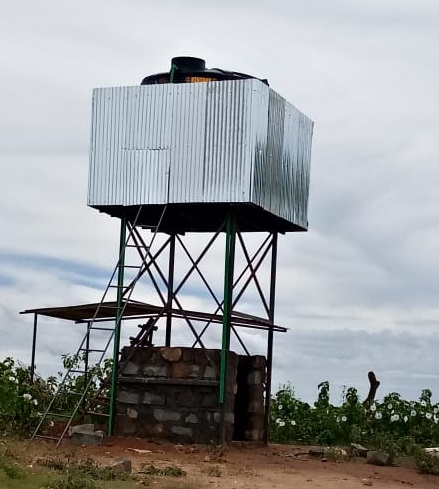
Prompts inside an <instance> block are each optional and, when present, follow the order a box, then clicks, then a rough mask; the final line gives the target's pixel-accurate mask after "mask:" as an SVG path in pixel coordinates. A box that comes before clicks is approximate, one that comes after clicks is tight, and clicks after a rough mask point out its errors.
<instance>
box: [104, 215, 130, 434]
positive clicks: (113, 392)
mask: <svg viewBox="0 0 439 489" xmlns="http://www.w3.org/2000/svg"><path fill="white" fill-rule="evenodd" d="M126 233H127V221H126V217H123V218H122V219H121V222H120V241H119V264H118V270H117V310H116V323H115V325H114V337H113V369H112V373H111V389H110V419H109V424H108V434H109V436H113V435H114V427H115V421H116V404H117V378H118V375H119V350H120V328H121V324H122V316H123V283H124V267H125V249H126Z"/></svg>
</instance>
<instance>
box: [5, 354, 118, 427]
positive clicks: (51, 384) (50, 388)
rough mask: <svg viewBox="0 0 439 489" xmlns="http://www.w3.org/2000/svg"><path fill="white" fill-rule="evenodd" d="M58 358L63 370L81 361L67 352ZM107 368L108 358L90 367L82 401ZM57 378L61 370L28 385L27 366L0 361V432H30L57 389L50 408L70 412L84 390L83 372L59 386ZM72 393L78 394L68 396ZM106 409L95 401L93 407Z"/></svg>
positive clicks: (93, 390)
mask: <svg viewBox="0 0 439 489" xmlns="http://www.w3.org/2000/svg"><path fill="white" fill-rule="evenodd" d="M62 360H63V365H64V368H66V369H69V368H70V369H76V368H77V366H79V365H80V364H81V362H82V361H83V359H81V358H74V357H72V356H70V355H63V357H62ZM110 371H111V361H106V362H105V363H104V365H103V366H101V367H98V366H95V367H93V368H92V369H90V371H89V378H91V379H93V380H92V381H91V382H90V385H89V386H88V390H87V394H86V401H88V400H90V399H93V397H94V396H95V394H96V393H97V392H98V390H99V389H100V386H101V383H102V381H103V380H104V379H105V378H107V377H108V375H109V372H110ZM61 379H62V373H61V372H59V373H58V377H55V376H52V377H49V378H48V379H47V380H44V379H42V378H41V377H38V378H36V380H35V382H34V383H33V384H31V382H30V368H28V367H24V366H23V365H21V364H20V363H18V362H16V361H15V360H13V359H12V358H10V357H8V358H6V359H5V360H4V361H3V362H0V405H1V410H0V433H2V432H3V433H13V434H18V435H23V436H26V435H29V434H30V433H32V431H33V430H34V429H35V427H36V425H37V424H38V422H39V420H40V418H41V415H42V413H44V412H45V410H46V408H47V406H48V405H49V402H50V401H51V399H52V398H53V396H54V394H55V392H56V391H57V390H59V394H58V396H57V397H56V403H55V404H54V405H53V406H52V409H51V411H53V412H55V413H59V414H63V413H68V414H70V413H71V412H72V411H73V407H74V405H75V404H76V402H77V401H78V399H79V398H80V395H81V394H82V393H83V392H84V388H85V386H86V380H85V377H84V375H76V374H73V373H72V374H69V375H68V376H67V378H66V380H65V382H64V383H63V384H62V386H61V387H60V385H61ZM72 392H73V393H76V394H78V395H77V396H75V395H72V394H71V393H72ZM101 395H102V396H105V395H106V393H105V392H102V393H101ZM96 408H97V409H96ZM106 409H107V406H105V405H103V406H101V405H99V404H98V405H97V406H96V407H95V409H94V410H95V411H96V412H105V410H106ZM52 422H53V421H52V420H51V419H47V423H48V425H50V424H51V423H52Z"/></svg>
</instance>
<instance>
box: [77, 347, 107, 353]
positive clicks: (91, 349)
mask: <svg viewBox="0 0 439 489" xmlns="http://www.w3.org/2000/svg"><path fill="white" fill-rule="evenodd" d="M79 351H88V352H89V353H90V352H97V353H104V351H106V350H96V349H94V348H80V350H79Z"/></svg>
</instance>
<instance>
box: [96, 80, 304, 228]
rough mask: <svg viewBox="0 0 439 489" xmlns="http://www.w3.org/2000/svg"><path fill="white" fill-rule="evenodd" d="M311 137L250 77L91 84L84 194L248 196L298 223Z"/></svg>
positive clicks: (176, 198) (183, 198) (295, 114)
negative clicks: (129, 84) (111, 85)
mask: <svg viewBox="0 0 439 489" xmlns="http://www.w3.org/2000/svg"><path fill="white" fill-rule="evenodd" d="M311 138H312V122H311V121H310V120H309V119H307V118H306V116H304V115H303V114H302V113H300V112H299V111H298V110H297V109H295V108H294V107H293V106H292V105H290V104H288V103H287V102H286V101H285V100H284V99H283V98H282V97H281V96H279V95H278V94H277V93H276V92H274V91H273V90H271V89H269V88H268V86H267V85H265V84H264V83H262V82H261V81H260V80H255V79H248V80H230V81H222V82H208V83H189V84H162V85H143V86H135V87H116V88H99V89H95V90H94V92H93V115H92V134H91V151H90V171H89V192H88V204H89V205H91V206H94V207H104V206H130V205H148V204H165V203H176V204H186V203H246V204H256V205H258V206H260V207H262V208H263V209H264V210H266V211H268V212H270V213H272V214H274V215H276V216H278V217H281V218H284V219H286V220H288V221H290V222H292V223H293V224H297V225H299V226H301V227H303V228H306V227H307V216H306V214H307V201H308V187H309V163H310V151H311Z"/></svg>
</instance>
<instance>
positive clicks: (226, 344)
mask: <svg viewBox="0 0 439 489" xmlns="http://www.w3.org/2000/svg"><path fill="white" fill-rule="evenodd" d="M234 262H235V222H234V217H233V215H232V213H231V212H229V215H228V216H227V223H226V256H225V266H224V310H223V333H222V345H221V368H220V389H219V402H220V404H224V402H225V398H226V375H227V353H228V350H229V348H230V318H231V312H232V311H231V309H232V300H233V297H232V295H233V294H232V292H233V290H232V289H233V268H234Z"/></svg>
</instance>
